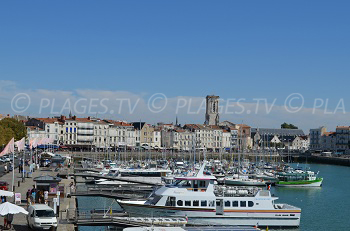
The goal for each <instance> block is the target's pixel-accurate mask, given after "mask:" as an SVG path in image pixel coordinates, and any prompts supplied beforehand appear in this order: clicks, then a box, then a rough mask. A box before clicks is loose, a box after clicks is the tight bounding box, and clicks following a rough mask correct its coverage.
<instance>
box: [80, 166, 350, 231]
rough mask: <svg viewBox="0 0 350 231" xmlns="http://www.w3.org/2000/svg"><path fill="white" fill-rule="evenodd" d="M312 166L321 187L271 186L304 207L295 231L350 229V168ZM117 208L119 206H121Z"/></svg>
mask: <svg viewBox="0 0 350 231" xmlns="http://www.w3.org/2000/svg"><path fill="white" fill-rule="evenodd" d="M300 166H305V165H300ZM308 166H309V167H311V170H313V171H315V172H317V171H320V174H319V176H321V177H323V178H324V180H323V186H322V187H321V188H299V189H297V188H275V187H272V188H271V191H272V193H273V194H275V195H276V196H278V197H279V198H280V199H279V200H278V201H277V202H283V203H288V204H291V205H295V206H298V207H300V208H301V209H302V213H301V225H300V228H299V229H291V230H293V231H298V230H303V231H304V230H305V231H313V230H315V231H316V230H317V231H330V230H336V231H340V230H350V217H349V215H350V197H349V194H350V167H342V166H334V165H321V164H308ZM112 201H113V200H112V199H104V198H97V197H95V198H91V197H80V198H78V203H79V208H81V209H94V208H102V209H103V208H104V207H108V206H109V205H110V204H111V203H112ZM113 207H114V208H119V206H118V205H114V206H113ZM79 230H80V231H92V230H106V228H105V227H79ZM270 230H271V229H270ZM285 230H286V229H285Z"/></svg>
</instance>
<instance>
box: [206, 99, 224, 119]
mask: <svg viewBox="0 0 350 231" xmlns="http://www.w3.org/2000/svg"><path fill="white" fill-rule="evenodd" d="M219 98H220V97H219V96H216V95H207V98H206V99H207V104H206V112H205V122H204V124H206V125H219Z"/></svg>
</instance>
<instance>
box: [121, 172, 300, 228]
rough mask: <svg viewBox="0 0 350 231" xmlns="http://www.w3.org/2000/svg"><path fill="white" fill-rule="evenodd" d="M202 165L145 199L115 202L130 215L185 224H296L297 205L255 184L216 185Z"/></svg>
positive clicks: (298, 212)
mask: <svg viewBox="0 0 350 231" xmlns="http://www.w3.org/2000/svg"><path fill="white" fill-rule="evenodd" d="M204 167H205V165H203V166H202V168H201V169H200V171H199V172H198V174H197V175H196V176H192V177H178V178H176V180H177V181H176V182H175V183H174V184H172V185H166V186H162V187H161V188H160V189H158V190H156V191H155V192H153V194H152V195H151V196H150V197H149V199H148V200H146V201H145V200H143V201H127V200H122V201H118V202H119V204H120V205H121V207H123V208H124V209H125V211H126V212H128V213H129V215H131V216H150V215H151V216H168V217H187V218H188V224H189V225H213V226H218V225H228V226H255V225H257V224H259V226H269V227H270V226H277V227H280V226H289V227H297V226H299V224H300V215H301V209H300V208H297V207H295V206H292V205H288V204H280V203H275V201H276V200H277V199H278V198H277V197H274V196H272V195H271V193H270V191H267V190H262V189H260V188H257V187H234V186H221V185H217V184H216V178H215V177H214V176H208V175H204V174H203V171H204Z"/></svg>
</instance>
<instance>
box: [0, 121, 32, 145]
mask: <svg viewBox="0 0 350 231" xmlns="http://www.w3.org/2000/svg"><path fill="white" fill-rule="evenodd" d="M0 127H2V128H5V129H6V130H5V131H4V132H5V133H0V134H5V137H8V136H10V135H12V137H15V140H20V139H22V138H23V137H26V136H27V129H26V127H25V126H24V124H23V123H22V122H19V121H17V120H15V119H12V118H5V119H3V120H0ZM11 131H12V133H11ZM12 137H11V138H12ZM11 138H10V139H11Z"/></svg>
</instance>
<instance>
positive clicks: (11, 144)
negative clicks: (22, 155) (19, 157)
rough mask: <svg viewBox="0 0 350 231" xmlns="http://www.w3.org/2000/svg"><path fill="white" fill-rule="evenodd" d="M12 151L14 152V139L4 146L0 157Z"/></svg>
mask: <svg viewBox="0 0 350 231" xmlns="http://www.w3.org/2000/svg"><path fill="white" fill-rule="evenodd" d="M14 151H15V139H14V138H12V139H11V140H10V142H9V143H8V144H7V145H6V147H5V148H4V150H2V152H1V153H0V156H3V155H6V154H9V153H13V152H14Z"/></svg>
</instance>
